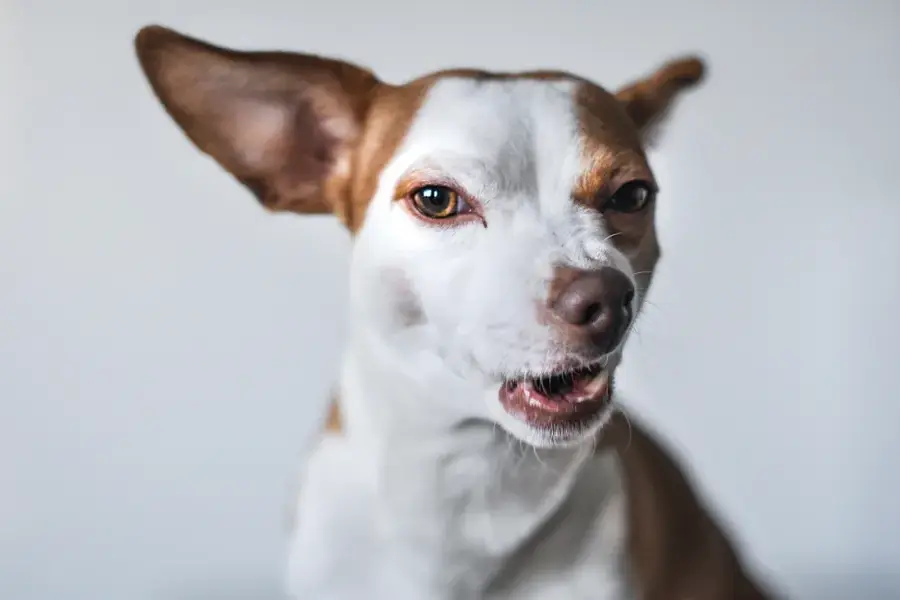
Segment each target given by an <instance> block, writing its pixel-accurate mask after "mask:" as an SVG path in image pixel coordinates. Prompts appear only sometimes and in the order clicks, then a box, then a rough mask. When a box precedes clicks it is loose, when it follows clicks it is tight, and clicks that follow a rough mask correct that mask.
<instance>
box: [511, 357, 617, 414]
mask: <svg viewBox="0 0 900 600" xmlns="http://www.w3.org/2000/svg"><path fill="white" fill-rule="evenodd" d="M611 379H612V375H611V373H610V372H609V371H608V370H607V369H606V368H604V366H603V365H594V366H590V367H584V368H580V369H575V370H571V371H562V372H558V373H552V374H547V375H540V376H534V377H523V378H520V379H509V380H506V381H505V382H504V383H503V385H502V386H501V388H500V403H501V404H502V405H503V408H504V409H505V410H506V412H508V413H509V414H511V415H512V416H514V417H517V418H519V419H521V420H523V421H525V422H526V423H528V424H529V425H531V426H533V427H548V426H554V425H565V424H571V425H579V424H584V423H585V422H587V421H591V420H593V419H594V418H596V417H597V416H598V415H599V414H600V413H601V411H603V409H604V408H605V407H606V406H607V405H608V404H609V397H610V390H611V388H612V386H611Z"/></svg>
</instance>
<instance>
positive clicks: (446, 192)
mask: <svg viewBox="0 0 900 600" xmlns="http://www.w3.org/2000/svg"><path fill="white" fill-rule="evenodd" d="M412 203H413V206H414V207H415V208H416V210H418V211H419V212H420V213H422V215H424V216H426V217H428V218H429V219H448V218H450V217H455V216H456V215H458V214H460V212H462V211H463V209H464V207H465V203H464V202H463V201H462V199H461V198H460V197H459V194H457V193H456V192H455V191H454V190H452V189H450V188H448V187H444V186H442V185H428V186H425V187H423V188H419V189H418V190H416V191H415V192H413V194H412Z"/></svg>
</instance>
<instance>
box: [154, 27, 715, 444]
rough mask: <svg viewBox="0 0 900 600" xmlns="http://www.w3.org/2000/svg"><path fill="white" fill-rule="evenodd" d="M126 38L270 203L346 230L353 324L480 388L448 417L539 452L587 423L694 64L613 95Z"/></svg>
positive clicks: (446, 376)
mask: <svg viewBox="0 0 900 600" xmlns="http://www.w3.org/2000/svg"><path fill="white" fill-rule="evenodd" d="M137 47H138V55H139V57H140V59H141V64H142V65H143V68H144V70H145V73H146V74H147V76H148V78H149V80H150V82H151V84H152V85H153V88H154V90H155V92H156V93H157V95H158V97H159V98H160V100H161V101H162V102H163V104H164V105H165V106H166V108H167V110H168V111H169V113H170V114H171V115H172V116H173V118H174V119H175V120H176V122H178V124H179V125H180V126H181V127H182V128H183V129H184V130H185V132H186V133H187V135H188V136H189V137H190V138H191V139H192V140H193V141H194V143H195V144H197V146H198V147H199V148H200V149H201V150H203V151H204V152H206V153H208V154H210V155H211V156H212V157H213V158H215V159H216V160H217V161H218V162H219V163H220V164H221V165H222V166H224V167H225V168H226V169H227V170H228V171H230V172H231V173H232V174H233V175H234V176H235V177H237V178H238V179H239V180H240V181H241V182H243V183H244V184H245V185H247V186H248V187H249V188H250V189H251V190H252V191H253V192H254V193H255V194H256V196H257V198H258V199H259V200H260V201H261V202H262V203H263V204H264V205H265V206H267V207H269V208H270V209H273V210H286V211H293V212H298V213H304V214H311V213H333V214H335V215H336V216H337V217H338V218H340V219H341V220H342V221H343V222H344V223H345V224H346V225H347V226H348V228H349V229H350V230H351V231H352V232H353V233H354V234H355V244H354V254H353V265H352V274H351V291H352V299H351V302H352V305H353V309H354V314H355V317H356V318H358V323H356V324H355V325H359V326H363V327H367V328H369V329H370V330H371V331H372V332H373V333H375V334H376V337H377V338H378V339H379V340H380V342H379V343H381V344H383V345H384V351H385V352H394V353H397V354H398V355H400V356H403V357H404V359H405V360H407V361H408V363H409V367H410V369H411V370H413V371H415V370H420V371H421V372H422V373H427V374H428V376H429V377H435V370H434V367H433V365H435V364H437V365H439V367H438V369H437V370H438V374H437V376H436V377H437V379H438V380H437V381H432V385H434V386H436V387H440V386H441V385H443V384H446V385H447V387H448V388H449V389H453V390H459V389H468V390H473V391H476V392H477V393H474V394H461V395H459V396H458V398H457V399H455V400H451V401H455V402H458V403H460V406H458V407H457V408H458V411H459V412H460V413H461V414H462V415H463V416H470V417H484V418H489V419H492V420H494V421H496V422H498V423H499V424H500V425H502V426H503V427H504V428H505V429H506V430H508V431H509V432H510V433H512V434H513V435H515V436H516V437H518V438H520V439H522V440H524V441H526V442H529V443H531V444H534V445H538V446H554V445H564V444H571V443H575V442H579V441H581V440H582V439H584V438H586V437H587V436H590V435H591V434H593V433H594V432H595V431H596V429H597V428H599V427H600V426H601V425H602V423H603V421H604V420H605V418H606V417H607V416H608V414H609V412H610V410H611V406H610V401H609V398H610V393H611V388H612V374H613V371H614V369H615V365H616V364H617V363H618V358H619V353H620V352H621V348H622V344H623V343H624V341H625V339H626V337H627V335H628V332H629V331H630V329H631V326H632V324H633V322H634V319H635V317H636V315H637V312H638V310H639V308H640V305H641V302H642V299H643V296H644V294H645V292H646V290H647V287H648V285H649V282H650V280H651V277H652V273H653V270H654V267H655V265H656V262H657V259H658V257H659V249H658V246H657V241H656V235H655V230H654V223H653V221H654V219H653V215H654V209H655V199H656V194H657V191H658V190H657V184H656V182H655V180H654V176H653V172H652V170H651V169H650V166H649V164H648V163H647V157H646V155H645V152H644V144H645V143H646V140H647V136H648V135H649V133H650V128H651V127H652V126H653V125H655V124H656V123H657V122H658V121H659V119H660V117H661V116H662V115H663V114H664V113H665V112H666V110H667V108H668V107H669V106H670V104H671V103H672V101H673V100H674V98H675V97H676V96H677V94H678V92H680V91H682V90H684V89H686V88H688V87H690V86H691V85H693V84H695V83H696V82H697V81H699V79H700V77H701V74H702V65H701V64H700V62H699V61H697V60H696V59H686V60H681V61H677V62H673V63H670V64H668V65H666V66H665V67H663V68H662V69H660V70H659V71H658V72H657V73H655V74H654V75H652V76H651V77H649V78H647V79H645V80H642V81H639V82H637V83H635V84H633V85H630V86H628V87H626V88H624V89H622V90H620V91H619V92H618V93H617V94H615V95H613V94H610V93H608V92H606V91H605V90H603V89H602V88H600V87H598V86H596V85H594V84H592V83H590V82H588V81H585V80H583V79H580V78H577V77H574V76H572V75H569V74H566V73H558V72H535V73H523V74H516V75H511V74H491V73H484V72H479V71H469V70H466V71H463V70H457V71H445V72H440V73H436V74H433V75H429V76H427V77H423V78H420V79H417V80H415V81H412V82H410V83H407V84H404V85H401V86H394V85H388V84H385V83H382V82H380V81H379V80H378V79H376V78H375V77H374V75H372V74H371V73H369V72H368V71H366V70H363V69H361V68H359V67H355V66H353V65H349V64H347V63H344V62H340V61H332V60H327V59H323V58H318V57H312V56H307V55H297V54H287V53H245V52H234V51H228V50H224V49H221V48H217V47H213V46H210V45H207V44H204V43H202V42H199V41H196V40H192V39H188V38H185V37H183V36H181V35H179V34H176V33H175V32H172V31H170V30H166V29H162V28H148V29H145V30H143V31H142V32H141V33H140V34H139V36H138V40H137ZM435 395H436V396H438V397H439V396H440V393H436V394H435ZM465 402H470V403H473V404H471V405H470V406H466V405H465V404H464V403H465ZM476 402H477V404H475V403H476ZM423 410H428V407H424V408H423Z"/></svg>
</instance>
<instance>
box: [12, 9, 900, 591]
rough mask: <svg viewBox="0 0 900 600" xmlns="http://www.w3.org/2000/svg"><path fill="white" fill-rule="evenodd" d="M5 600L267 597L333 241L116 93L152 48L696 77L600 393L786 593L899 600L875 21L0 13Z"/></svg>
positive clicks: (338, 309)
mask: <svg viewBox="0 0 900 600" xmlns="http://www.w3.org/2000/svg"><path fill="white" fill-rule="evenodd" d="M0 9H2V10H0V27H2V28H3V29H2V31H0V34H2V35H0V43H2V45H3V47H2V52H0V134H2V135H0V153H2V154H0V159H2V160H0V174H2V177H0V191H2V197H0V457H2V458H0V468H2V471H0V598H3V599H4V600H63V599H66V600H144V599H153V600H205V599H207V598H208V599H213V598H215V599H216V600H250V599H253V600H269V599H275V598H278V597H279V588H280V577H281V569H282V560H283V546H282V542H283V535H284V530H285V516H286V505H287V501H288V498H287V491H288V489H289V488H290V486H291V485H292V483H293V481H292V476H293V473H294V471H295V469H296V467H297V465H298V464H299V459H300V453H301V451H302V449H303V447H304V444H305V441H306V439H307V437H308V436H309V434H310V433H311V431H312V430H313V428H314V427H315V426H316V422H317V420H318V419H320V417H321V414H322V410H323V407H324V402H325V399H326V396H327V392H328V390H329V388H330V386H331V385H332V383H333V382H334V380H335V377H336V374H337V365H338V362H337V360H338V355H339V352H340V348H341V343H342V338H343V335H344V325H343V322H342V316H343V311H344V306H345V301H344V296H345V291H346V281H345V269H346V262H347V258H348V253H349V239H348V236H347V235H346V234H344V233H343V232H342V231H341V230H340V228H339V227H338V226H337V225H336V223H334V222H332V221H331V220H329V219H327V218H309V219H302V218H299V217H291V216H283V217H273V216H271V215H267V214H266V213H264V212H263V211H262V210H261V209H259V208H258V206H257V205H256V204H255V201H254V200H253V199H252V198H251V196H250V195H249V194H248V193H247V192H245V191H244V190H243V188H241V187H239V186H238V185H237V184H236V183H234V182H233V181H232V180H231V179H229V178H228V177H227V176H226V175H225V174H224V173H223V172H222V171H221V170H220V169H219V168H218V167H217V166H216V165H214V164H213V163H212V162H211V161H210V160H208V159H206V158H204V157H202V156H201V155H200V154H199V153H197V152H196V151H195V150H194V149H193V147H191V146H190V145H189V143H188V142H187V141H186V139H185V138H183V136H182V134H181V133H180V132H179V131H178V130H177V129H176V127H175V126H174V124H173V123H172V122H171V121H170V120H169V119H168V117H166V116H165V115H164V113H163V112H162V110H161V108H160V107H159V105H158V104H157V103H156V100H155V99H154V98H153V97H152V96H151V94H150V91H149V88H148V87H147V85H146V84H145V82H144V81H143V79H142V77H141V75H140V73H139V71H138V67H137V63H136V61H135V59H134V55H133V51H132V45H131V44H132V41H131V40H132V36H133V35H134V33H135V32H136V31H137V29H138V28H139V27H140V26H141V25H144V24H147V23H150V22H159V23H162V24H166V25H170V26H174V27H176V28H179V29H182V30H183V31H186V32H188V33H191V34H194V35H198V36H200V37H204V38H207V39H210V40H212V41H215V42H218V43H221V44H226V45H233V46H238V47H246V48H279V49H293V50H301V51H313V52H318V53H325V54H333V55H338V56H342V57H344V58H349V59H352V60H356V61H358V62H361V63H363V64H366V65H368V66H370V67H372V68H374V69H375V70H376V71H377V72H378V73H379V74H380V75H381V76H382V77H383V78H385V79H387V80H390V81H400V80H403V79H406V78H410V77H412V76H415V75H418V74H421V73H423V72H426V71H430V70H434V69H437V68H441V67H448V66H477V67H484V68H489V69H512V70H520V69H527V68H536V67H555V68H563V69H568V70H571V71H575V72H577V73H579V74H582V75H585V76H588V77H590V78H593V79H595V80H597V81H599V82H600V83H602V84H604V85H607V86H609V87H613V86H616V85H618V84H621V83H624V82H625V81H626V80H628V79H629V78H630V77H633V76H636V75H638V74H641V73H643V72H645V71H647V70H649V69H651V68H653V67H655V66H657V64H658V63H660V62H661V61H663V60H665V59H667V58H669V57H671V56H672V55H674V54H676V53H680V52H684V51H689V52H692V51H698V52H701V53H703V54H704V55H705V56H706V57H707V59H708V61H709V67H710V72H709V79H708V83H707V84H706V85H705V86H704V87H703V88H702V89H700V90H698V91H697V92H695V93H693V94H691V95H690V96H688V97H687V98H686V99H685V100H684V102H682V103H681V104H680V105H679V106H678V108H677V110H676V111H675V114H674V119H673V120H672V122H671V125H670V127H669V128H668V129H667V131H666V132H665V135H664V137H663V140H662V144H661V145H660V146H659V148H658V150H657V151H656V152H654V154H653V161H654V165H655V168H656V170H657V174H658V177H659V179H660V182H661V185H662V188H663V192H662V195H661V199H660V203H661V204H660V214H659V219H660V221H659V227H660V236H661V240H662V244H663V248H664V258H663V261H662V262H661V264H660V268H659V274H658V277H657V279H656V281H655V283H654V288H653V290H652V293H651V297H650V305H649V306H648V307H647V308H646V311H645V313H644V315H643V317H642V321H641V324H640V326H639V329H638V331H639V333H638V337H637V338H635V339H634V340H633V341H632V342H631V343H630V344H631V345H630V347H629V349H628V354H627V359H626V363H625V366H624V367H623V369H624V372H623V373H622V378H621V382H620V386H621V388H622V389H623V391H624V392H625V395H626V398H627V401H628V403H629V404H630V405H631V406H632V407H633V408H634V410H635V411H637V412H639V413H640V414H642V415H644V416H645V418H646V419H648V420H649V421H650V422H651V423H652V424H653V425H654V426H656V427H658V428H659V429H660V430H661V431H662V432H663V433H664V434H665V437H666V438H667V439H668V440H670V441H671V443H672V444H674V447H675V448H677V449H678V451H679V453H680V455H681V456H682V457H683V458H684V460H686V461H688V464H689V465H691V467H692V469H693V471H694V472H695V474H696V478H697V480H698V484H699V485H700V486H701V488H702V489H703V490H704V491H705V492H706V494H707V495H708V498H709V499H710V502H712V503H713V504H714V506H715V507H716V509H717V510H718V511H719V513H720V514H721V515H722V516H723V518H725V519H727V520H728V521H729V522H730V523H731V524H732V527H733V529H734V530H735V532H736V536H737V538H738V539H739V540H741V542H742V543H744V544H745V546H746V549H747V552H748V553H749V556H750V558H751V559H752V561H753V563H754V564H755V565H758V566H760V567H762V568H765V569H767V570H768V571H770V572H771V573H772V574H773V575H775V576H776V577H777V579H778V580H779V581H780V582H781V584H782V585H783V587H784V588H785V589H786V590H788V591H791V592H793V593H794V597H795V598H809V599H813V598H814V599H816V600H822V599H824V598H834V599H838V598H847V599H851V598H852V599H858V600H882V599H888V598H897V597H900V524H898V521H897V517H898V512H900V510H898V508H900V436H898V431H900V367H898V360H897V359H898V351H897V346H898V344H900V341H898V340H900V318H898V316H897V314H896V311H897V310H898V307H900V237H898V235H897V231H898V226H900V199H898V198H895V197H894V195H895V194H894V187H895V186H896V184H897V182H898V174H897V163H898V159H900V155H898V151H897V145H896V144H897V143H896V139H897V137H898V134H900V118H898V108H897V107H898V102H900V99H898V95H900V3H897V2H892V1H890V0H882V1H878V0H869V1H865V2H864V1H861V0H856V1H854V2H849V1H848V2H826V1H824V0H818V1H815V2H814V1H808V2H803V1H793V2H788V1H781V2H775V1H773V2H762V1H760V0H756V1H754V2H743V3H720V4H719V5H716V4H714V3H712V2H707V1H704V0H692V1H690V2H678V3H675V2H667V1H664V0H656V1H652V2H647V1H635V0H628V1H625V0H618V1H617V2H609V1H603V0H590V1H586V0H585V1H576V0H569V1H565V2H564V1H562V0H554V1H553V2H542V3H533V4H531V5H526V3H523V2H514V1H512V0H509V1H507V2H500V1H487V0H480V1H477V2H476V1H459V2H451V3H426V2H415V1H413V0H390V1H384V2H376V1H368V2H363V1H361V0H328V1H327V2H324V1H318V2H313V1H306V0H295V1H291V2H288V1H287V0H253V1H252V2H251V1H249V0H248V1H241V0H230V1H229V2H223V1H221V0H219V1H213V0H208V1H200V0H196V1H193V0H191V1H189V0H177V1H176V0H159V1H156V2H151V1H149V0H148V1H143V2H138V1H125V0H116V1H113V0H81V1H79V2H72V1H71V0H22V1H21V2H19V3H18V4H12V3H10V2H9V0H6V1H5V3H3V4H0Z"/></svg>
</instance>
